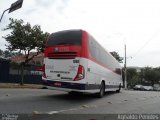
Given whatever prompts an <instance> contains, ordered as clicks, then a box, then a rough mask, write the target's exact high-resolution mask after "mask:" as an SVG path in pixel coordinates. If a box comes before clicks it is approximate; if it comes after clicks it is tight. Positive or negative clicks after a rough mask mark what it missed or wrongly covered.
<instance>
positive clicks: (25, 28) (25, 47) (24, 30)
mask: <svg viewBox="0 0 160 120" xmlns="http://www.w3.org/2000/svg"><path fill="white" fill-rule="evenodd" d="M9 20H10V23H9V24H8V25H7V26H6V28H4V30H11V33H10V34H8V35H6V36H4V37H3V38H5V39H6V41H7V42H8V45H6V46H7V49H8V50H10V51H19V52H20V53H21V52H23V53H24V54H25V62H23V63H21V77H22V83H21V84H23V77H24V67H25V65H26V64H27V63H28V62H29V61H31V60H32V59H33V58H34V57H35V56H37V55H38V54H39V53H40V52H43V49H44V45H45V40H46V37H47V36H48V33H43V31H42V30H41V27H40V26H39V25H34V26H33V27H32V26H31V25H30V23H26V24H24V21H23V20H17V19H15V20H14V19H12V18H10V19H9ZM32 50H36V51H37V54H34V55H32V56H30V53H31V51H32Z"/></svg>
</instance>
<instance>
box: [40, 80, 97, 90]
mask: <svg viewBox="0 0 160 120" xmlns="http://www.w3.org/2000/svg"><path fill="white" fill-rule="evenodd" d="M43 85H45V86H46V87H47V88H49V89H54V90H61V91H67V92H70V91H76V92H88V93H96V92H99V86H98V85H89V84H85V83H73V82H62V81H51V80H43Z"/></svg>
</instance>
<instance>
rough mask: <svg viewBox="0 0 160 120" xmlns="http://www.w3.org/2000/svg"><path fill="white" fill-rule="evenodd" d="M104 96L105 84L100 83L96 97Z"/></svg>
mask: <svg viewBox="0 0 160 120" xmlns="http://www.w3.org/2000/svg"><path fill="white" fill-rule="evenodd" d="M104 94H105V83H104V82H101V86H100V91H99V93H97V97H99V98H102V97H103V96H104Z"/></svg>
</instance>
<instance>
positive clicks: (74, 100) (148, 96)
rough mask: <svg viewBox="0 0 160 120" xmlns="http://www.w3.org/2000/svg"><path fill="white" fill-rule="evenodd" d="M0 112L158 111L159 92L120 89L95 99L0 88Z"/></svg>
mask: <svg viewBox="0 0 160 120" xmlns="http://www.w3.org/2000/svg"><path fill="white" fill-rule="evenodd" d="M0 113H1V114H2V113H5V114H6V113H10V114H11V113H12V114H23V113H25V114H26V113H29V114H30V113H36V114H38V113H47V114H55V113H66V114H70V113H72V114H90V113H94V114H103V113H104V114H110V113H112V114H113V113H118V114H119V113H122V114H123V113H147V114H152V113H159V114H160V92H152V91H148V92H147V91H126V90H122V91H121V92H120V93H113V92H112V93H111V92H110V93H107V94H106V95H105V96H104V97H103V98H96V97H95V96H94V95H68V93H66V92H61V91H54V90H48V89H0Z"/></svg>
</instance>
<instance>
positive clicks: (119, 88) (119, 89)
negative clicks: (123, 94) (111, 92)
mask: <svg viewBox="0 0 160 120" xmlns="http://www.w3.org/2000/svg"><path fill="white" fill-rule="evenodd" d="M120 91H121V84H120V85H119V87H118V90H116V92H117V93H119V92H120Z"/></svg>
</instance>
